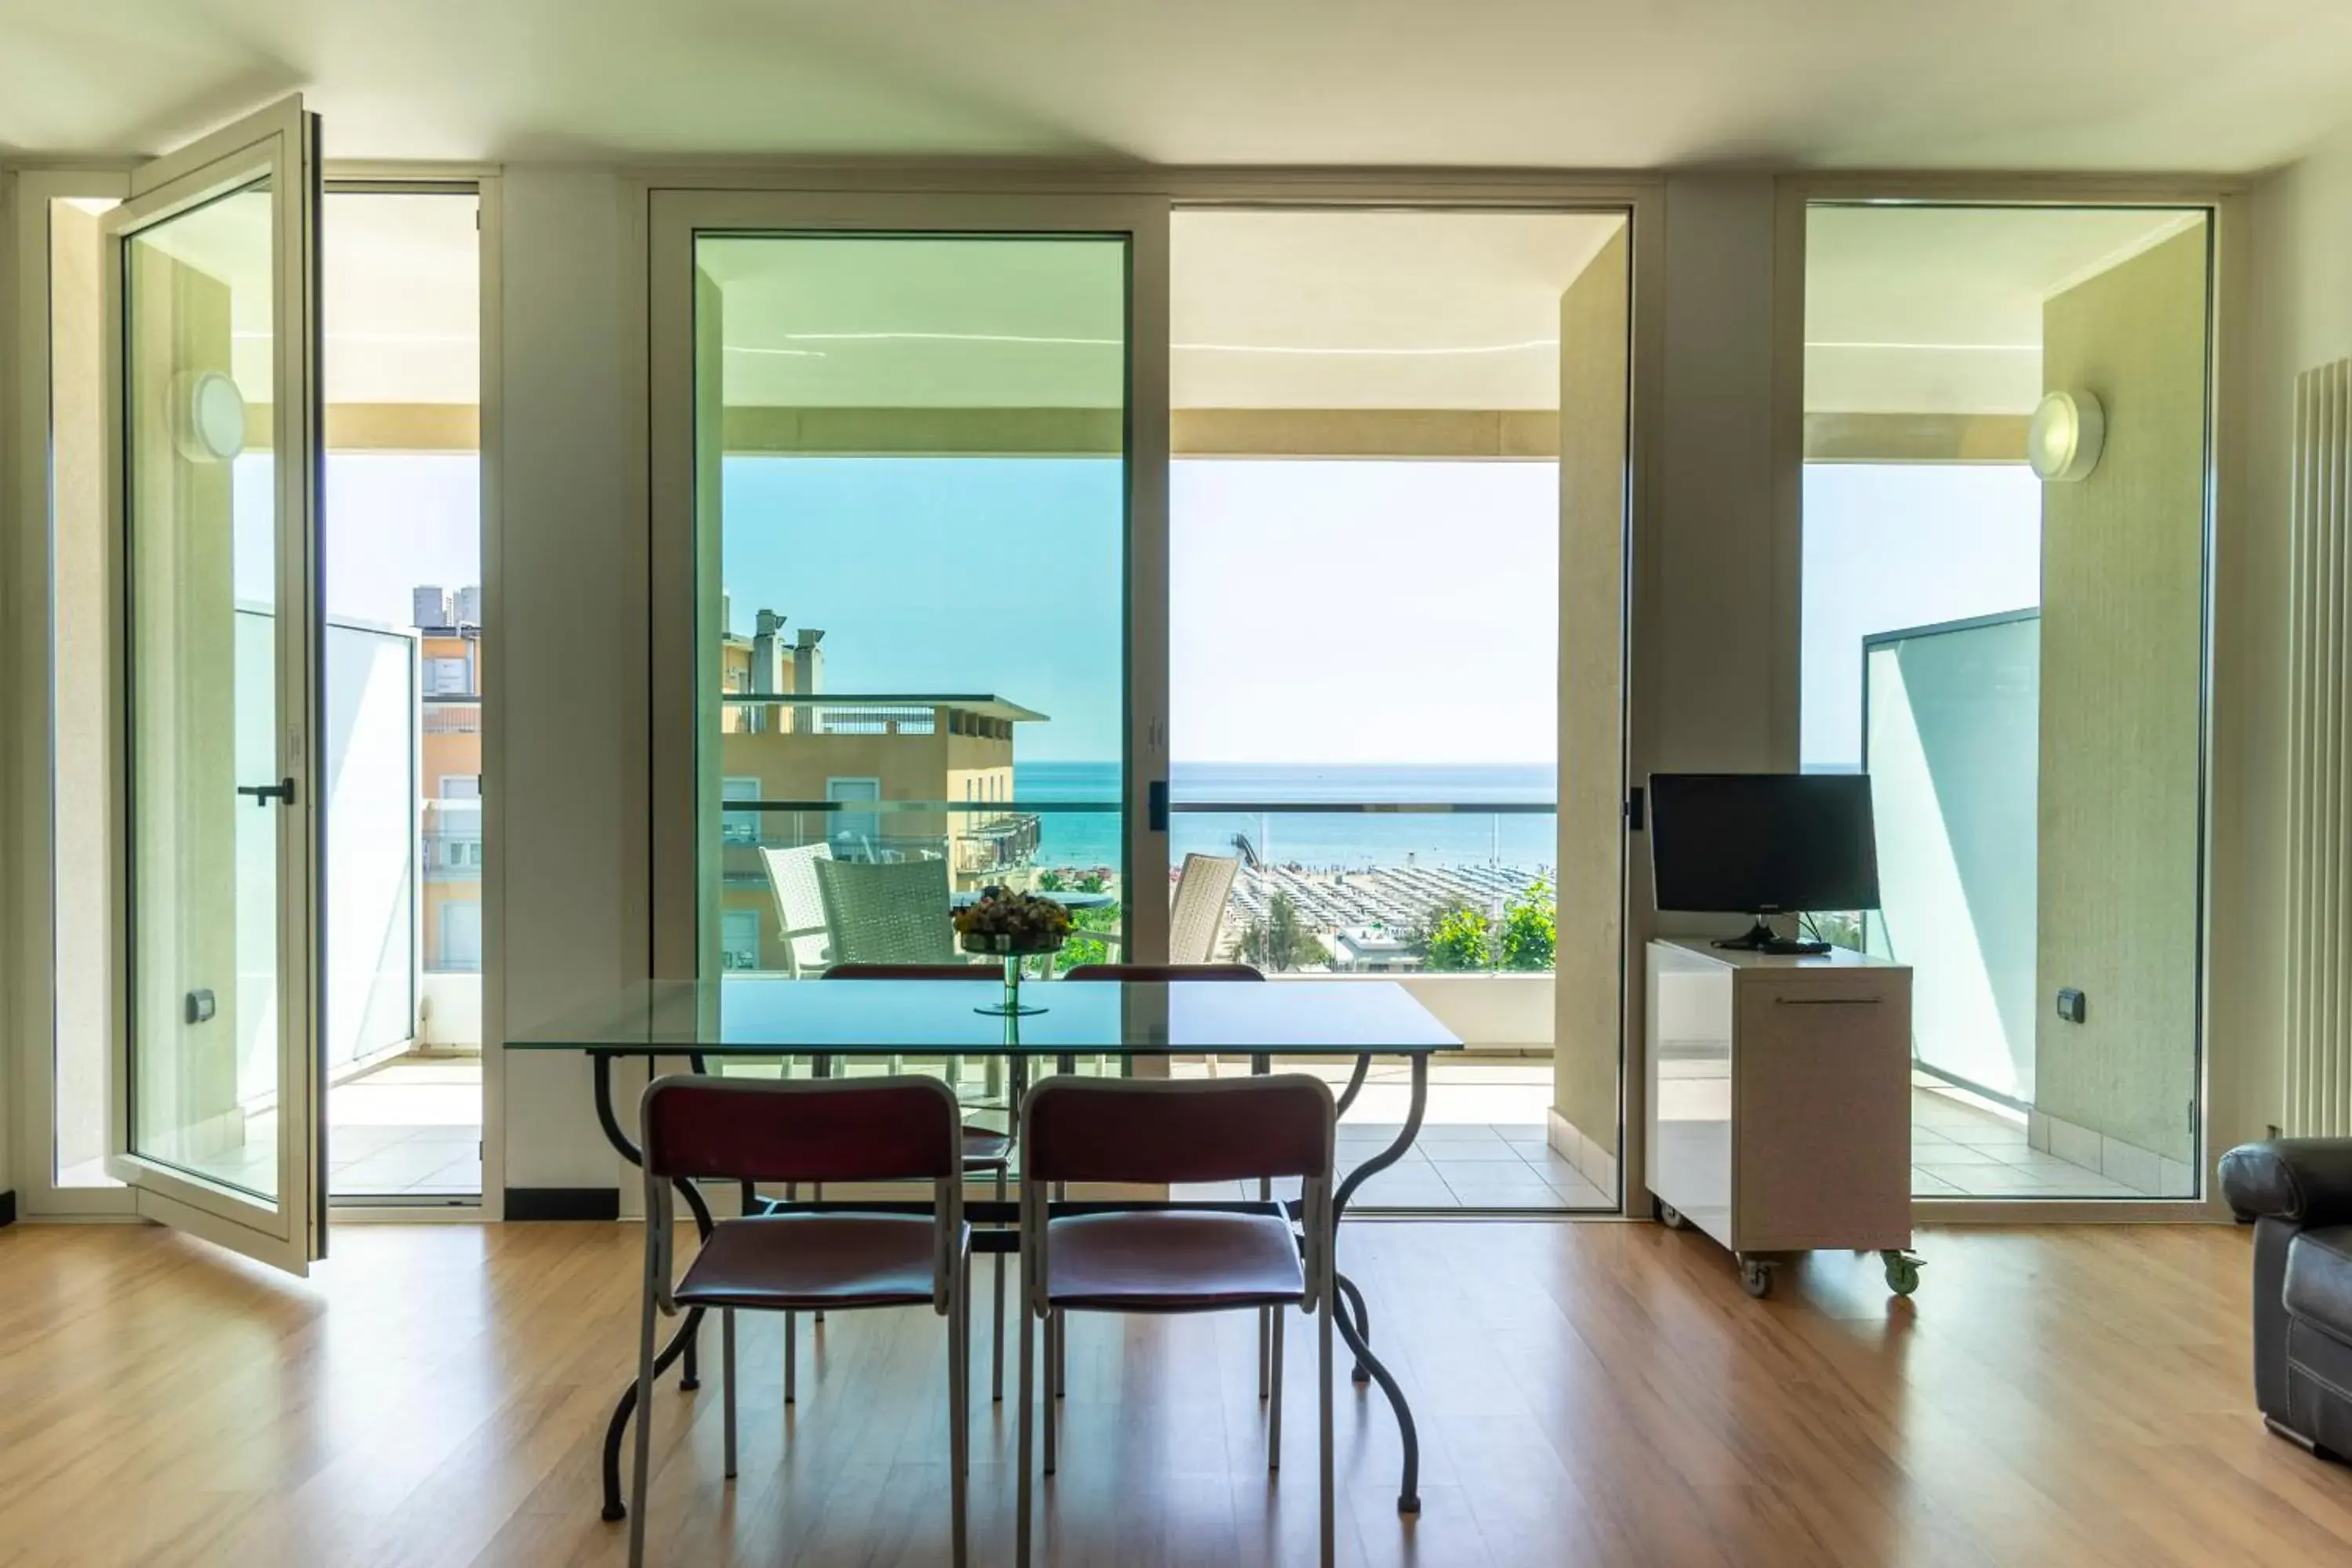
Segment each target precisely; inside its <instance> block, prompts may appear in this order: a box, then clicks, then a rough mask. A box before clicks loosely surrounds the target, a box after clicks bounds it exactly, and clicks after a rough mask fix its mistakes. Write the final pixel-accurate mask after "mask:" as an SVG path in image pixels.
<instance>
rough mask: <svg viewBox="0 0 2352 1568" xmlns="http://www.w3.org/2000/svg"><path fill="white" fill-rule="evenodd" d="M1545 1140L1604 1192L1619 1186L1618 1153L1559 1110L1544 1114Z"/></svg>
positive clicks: (1554, 1150) (1586, 1178) (1578, 1171)
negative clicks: (1604, 1147)
mask: <svg viewBox="0 0 2352 1568" xmlns="http://www.w3.org/2000/svg"><path fill="white" fill-rule="evenodd" d="M1544 1142H1547V1143H1549V1144H1550V1145H1551V1150H1552V1152H1553V1153H1555V1154H1558V1155H1559V1157H1560V1158H1561V1159H1563V1160H1565V1161H1567V1162H1568V1163H1570V1164H1571V1165H1573V1166H1575V1167H1576V1169H1577V1173H1578V1174H1580V1175H1581V1176H1582V1177H1583V1178H1584V1179H1585V1180H1586V1181H1588V1182H1591V1184H1593V1185H1594V1186H1596V1187H1599V1188H1600V1189H1601V1191H1602V1192H1604V1193H1614V1192H1615V1191H1616V1190H1617V1156H1616V1155H1614V1154H1612V1153H1611V1152H1609V1151H1608V1150H1606V1149H1603V1148H1602V1147H1601V1145H1600V1144H1598V1143H1596V1142H1593V1141H1592V1140H1591V1139H1590V1138H1588V1137H1586V1136H1585V1135H1584V1132H1583V1130H1582V1129H1580V1128H1579V1127H1578V1126H1577V1125H1576V1123H1575V1122H1573V1121H1570V1120H1569V1119H1568V1118H1567V1117H1565V1116H1562V1115H1561V1114H1560V1113H1559V1111H1558V1110H1551V1111H1550V1112H1549V1114H1548V1115H1547V1117H1546V1118H1545V1129H1544Z"/></svg>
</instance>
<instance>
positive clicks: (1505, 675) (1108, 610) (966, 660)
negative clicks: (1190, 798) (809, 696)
mask: <svg viewBox="0 0 2352 1568" xmlns="http://www.w3.org/2000/svg"><path fill="white" fill-rule="evenodd" d="M725 482H726V485H727V491H726V516H727V523H726V543H725V547H724V550H725V563H724V564H725V578H726V586H727V591H728V595H729V599H730V616H731V621H732V625H733V627H734V629H735V630H736V631H737V632H738V633H745V634H748V633H749V632H750V631H751V625H752V617H753V616H754V614H755V613H756V612H757V611H758V610H760V609H761V608H769V609H774V610H778V611H780V612H782V614H783V616H785V618H786V623H787V629H788V630H790V629H792V628H796V627H800V626H814V627H818V628H821V629H823V630H824V633H825V641H824V650H825V684H826V687H827V689H829V690H834V691H840V692H860V693H883V692H903V693H919V692H983V691H984V692H991V693H993V694H995V695H998V696H1001V697H1004V698H1007V699H1009V700H1012V701H1014V702H1018V703H1021V704H1022V705H1024V706H1025V707H1029V708H1034V709H1036V710H1041V711H1043V712H1045V713H1046V714H1048V715H1049V716H1050V718H1051V722H1050V723H1045V724H1035V725H1027V726H1024V728H1023V730H1022V731H1021V733H1020V735H1019V738H1018V741H1017V742H1016V744H1017V746H1018V750H1019V754H1020V755H1021V756H1022V757H1023V758H1024V760H1027V761H1037V762H1051V761H1100V760H1108V759H1111V758H1115V757H1117V756H1118V754H1119V724H1120V712H1121V703H1122V698H1121V680H1122V666H1123V662H1124V658H1123V643H1124V637H1123V632H1122V626H1123V616H1124V597H1123V595H1124V589H1123V584H1124V580H1125V577H1124V568H1123V563H1122V559H1121V556H1122V543H1121V535H1122V531H1123V526H1124V519H1123V513H1122V510H1121V505H1120V496H1119V465H1118V463H1117V462H1116V461H1114V460H1111V459H1108V458H730V459H729V461H728V463H727V469H726V481H725ZM1558 493H1559V492H1558V477H1557V473H1556V471H1555V469H1554V468H1553V467H1552V465H1550V464H1549V463H1441V462H1265V461H1255V462H1248V461H1210V460H1198V459H1188V460H1183V461H1180V462H1177V463H1176V464H1174V465H1173V467H1172V473H1171V499H1170V513H1171V515H1170V523H1169V532H1170V545H1169V549H1170V556H1171V561H1170V568H1169V571H1170V595H1169V598H1170V604H1169V623H1170V624H1169V667H1170V673H1169V685H1170V693H1169V698H1170V736H1171V746H1172V749H1173V756H1174V759H1175V760H1176V761H1178V762H1180V763H1210V762H1214V763H1338V764H1368V763H1425V764H1426V763H1436V764H1446V763H1457V764H1479V763H1520V764H1541V765H1548V764H1549V763H1551V762H1552V760H1553V751H1554V747H1553V740H1554V732H1555V730H1556V727H1557V718H1556V714H1557V711H1558V702H1557V689H1558V673H1557V667H1558V652H1557V649H1558V646H1559V639H1558V624H1559V611H1558V604H1559V570H1558V566H1559V549H1558V540H1559V522H1558V507H1559V502H1558Z"/></svg>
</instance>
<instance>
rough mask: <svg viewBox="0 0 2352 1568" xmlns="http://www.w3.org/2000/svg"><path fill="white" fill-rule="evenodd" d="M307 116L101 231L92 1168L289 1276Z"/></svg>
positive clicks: (311, 950) (309, 240)
mask: <svg viewBox="0 0 2352 1568" xmlns="http://www.w3.org/2000/svg"><path fill="white" fill-rule="evenodd" d="M318 142H319V122H318V120H317V118H316V117H315V116H312V115H310V114H308V113H306V112H304V110H303V108H302V104H301V100H299V99H289V100H285V101H284V102H281V103H279V104H277V105H275V106H274V107H272V108H270V109H268V110H264V111H262V112H261V113H258V114H256V115H254V116H252V117H250V118H249V119H247V120H244V121H239V122H238V123H236V124H235V125H231V126H229V127H227V128H226V129H225V130H222V131H219V132H215V133H214V134H213V135H211V136H208V137H206V138H205V140H203V141H202V142H197V143H196V144H194V146H191V147H188V148H185V149H183V150H182V151H180V152H177V153H172V154H170V155H168V156H166V157H163V158H160V159H158V160H156V161H155V162H153V163H150V164H147V165H146V166H145V167H143V168H142V169H141V170H139V171H138V172H137V173H136V174H133V175H132V176H131V184H130V199H129V200H127V201H125V202H124V203H123V204H122V205H120V206H118V207H116V208H114V209H113V210H112V211H111V212H110V213H109V214H108V215H107V216H106V219H105V245H104V248H103V250H102V252H101V265H102V266H103V268H104V269H105V276H104V279H103V299H104V331H105V369H106V376H107V384H106V400H105V408H106V437H107V460H106V476H107V482H108V487H109V492H108V516H109V524H110V527H109V534H108V542H107V543H108V552H109V559H108V576H109V591H110V601H111V609H112V611H113V614H114V616H116V624H115V626H113V628H112V632H113V635H112V637H111V639H110V644H111V649H112V657H111V661H110V671H109V677H110V679H109V704H110V714H109V720H110V723H111V725H112V726H113V729H114V733H115V734H116V735H117V736H118V737H119V739H120V741H121V765H120V766H119V767H118V768H117V769H116V770H115V771H114V774H113V784H112V787H113V800H112V802H111V820H112V830H111V833H110V867H109V872H110V878H111V885H112V888H113V889H114V893H115V910H116V915H115V921H114V932H113V963H112V971H111V972H112V988H111V994H110V1006H111V1014H112V1016H111V1026H112V1027H111V1038H112V1062H111V1067H112V1079H111V1084H112V1095H111V1099H112V1106H111V1110H112V1116H111V1126H110V1159H109V1168H110V1172H111V1173H112V1174H114V1175H115V1176H116V1177H117V1178H118V1179H120V1180H121V1181H122V1182H123V1183H125V1184H128V1185H129V1186H130V1187H131V1190H132V1192H133V1194H134V1195H135V1198H136V1203H137V1207H138V1212H139V1213H140V1214H141V1215H143V1216H145V1217H147V1218H149V1219H152V1220H156V1221H160V1222H162V1223H163V1224H166V1225H170V1226H175V1227H177V1228H180V1229H184V1230H187V1231H189V1232H191V1233H193V1234H194V1235H198V1236H202V1237H205V1238H206V1239H208V1240H211V1241H214V1242H217V1243H219V1244H221V1245H222V1246H225V1247H231V1248H233V1249H235V1250H236V1251H238V1252H242V1253H245V1254H247V1255H248V1256H250V1257H252V1258H257V1259H259V1260H261V1261H263V1262H266V1263H269V1264H272V1265H275V1266H276V1267H278V1268H284V1269H287V1270H289V1271H290V1272H293V1273H296V1274H300V1273H303V1272H305V1271H306V1270H307V1269H308V1268H309V1265H310V1261H311V1260H312V1259H313V1258H320V1257H322V1256H323V1255H324V1247H325V1243H326V1227H325V1224H324V1213H323V1208H322V1205H323V1203H324V1200H325V1196H326V1189H325V1184H324V1181H323V1172H324V1169H325V1150H324V1138H325V1131H326V1130H325V1126H324V1121H323V1119H322V1117H321V1116H320V1102H321V1099H322V1096H323V1092H324V1089H325V1082H324V1073H323V1070H322V1068H321V1063H320V1027H319V1022H320V1020H319V1017H318V1008H319V1006H320V986H319V984H318V965H319V959H320V952H321V947H322V935H321V932H320V929H319V927H320V916H319V910H320V897H319V869H318V867H319V842H320V840H319V823H320V819H319V815H318V807H317V790H316V784H317V782H318V781H317V770H316V767H315V765H314V764H315V756H316V741H317V736H316V733H315V724H314V721H313V716H314V714H315V713H316V712H317V710H318V706H317V702H318V690H319V685H318V668H319V643H318V637H317V627H318V625H319V622H318V614H317V612H318V604H317V597H318V580H319V578H318V538H319V530H318V522H319V518H318V509H319V488H320V486H319V479H320V439H319V437H320V409H319V397H320V382H319V341H320V339H319V327H318V291H319V289H318V279H319V228H318V225H319V197H320V185H319V155H318V153H319V147H318Z"/></svg>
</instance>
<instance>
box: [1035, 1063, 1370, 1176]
mask: <svg viewBox="0 0 2352 1568" xmlns="http://www.w3.org/2000/svg"><path fill="white" fill-rule="evenodd" d="M1338 1123H1339V1111H1338V1110H1337V1107H1336V1105H1335V1103H1334V1102H1333V1100H1332V1098H1331V1086H1330V1085H1329V1084H1328V1083H1325V1082H1324V1081H1323V1080H1322V1079H1319V1078H1314V1077H1310V1076H1309V1075H1307V1074H1306V1073H1274V1074H1270V1075H1268V1076H1265V1077H1263V1078H1238V1079H1099V1078H1095V1079H1088V1078H1075V1077H1056V1078H1049V1079H1045V1081H1044V1082H1043V1083H1040V1084H1038V1085H1037V1086H1036V1087H1035V1088H1034V1089H1031V1090H1030V1091H1029V1093H1028V1096H1027V1098H1026V1099H1024V1100H1023V1101H1022V1106H1021V1137H1022V1142H1023V1146H1024V1153H1023V1156H1022V1172H1023V1174H1024V1176H1025V1177H1027V1178H1028V1179H1029V1180H1030V1181H1031V1182H1033V1183H1036V1184H1044V1183H1047V1182H1144V1183H1164V1182H1233V1181H1244V1180H1248V1179H1251V1178H1254V1177H1259V1176H1300V1177H1304V1178H1307V1180H1310V1181H1312V1180H1316V1179H1318V1178H1324V1179H1328V1177H1329V1176H1330V1174H1331V1169H1332V1141H1333V1138H1334V1137H1335V1136H1336V1132H1335V1129H1336V1128H1337V1126H1338Z"/></svg>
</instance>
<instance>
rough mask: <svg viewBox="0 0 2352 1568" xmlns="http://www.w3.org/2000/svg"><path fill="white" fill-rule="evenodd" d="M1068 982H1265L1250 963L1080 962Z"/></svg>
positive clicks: (1070, 972)
mask: <svg viewBox="0 0 2352 1568" xmlns="http://www.w3.org/2000/svg"><path fill="white" fill-rule="evenodd" d="M1062 978H1063V979H1065V980H1136V981H1150V980H1263V979H1265V975H1263V974H1261V973H1258V972H1257V971H1256V970H1255V968H1253V967H1252V966H1251V965H1249V964H1246V963H1080V964H1076V965H1074V966H1073V967H1072V968H1071V969H1070V971H1069V973H1066V974H1064V975H1063V976H1062Z"/></svg>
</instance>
